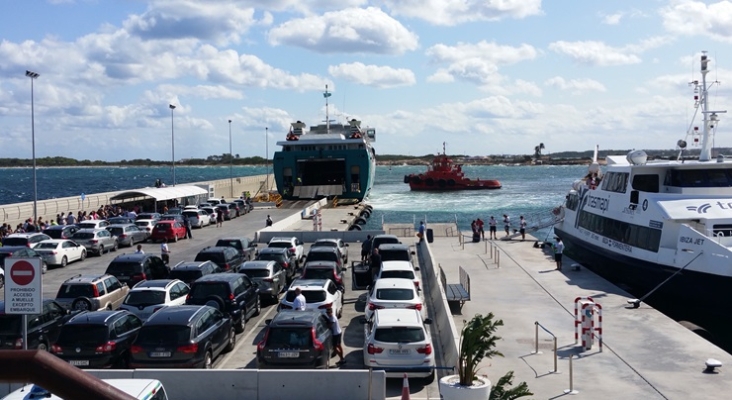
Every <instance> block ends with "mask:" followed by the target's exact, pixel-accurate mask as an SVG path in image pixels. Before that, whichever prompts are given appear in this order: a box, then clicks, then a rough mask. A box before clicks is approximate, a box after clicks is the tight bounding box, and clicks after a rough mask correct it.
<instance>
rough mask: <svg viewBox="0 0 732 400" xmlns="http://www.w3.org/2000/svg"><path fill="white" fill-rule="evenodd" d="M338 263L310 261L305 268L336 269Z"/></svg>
mask: <svg viewBox="0 0 732 400" xmlns="http://www.w3.org/2000/svg"><path fill="white" fill-rule="evenodd" d="M337 266H338V263H337V262H335V261H308V262H306V263H305V265H304V266H303V268H335V267H337Z"/></svg>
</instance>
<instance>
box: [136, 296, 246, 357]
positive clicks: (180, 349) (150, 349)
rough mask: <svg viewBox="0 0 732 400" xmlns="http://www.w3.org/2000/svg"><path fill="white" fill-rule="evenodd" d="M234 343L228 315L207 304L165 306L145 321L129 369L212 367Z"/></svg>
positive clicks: (234, 338)
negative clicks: (199, 305) (217, 358)
mask: <svg viewBox="0 0 732 400" xmlns="http://www.w3.org/2000/svg"><path fill="white" fill-rule="evenodd" d="M235 345H236V333H235V332H234V329H233V328H232V323H231V318H229V316H228V315H226V314H224V313H222V312H220V311H218V310H216V309H214V308H212V307H208V306H203V307H198V306H178V307H165V308H163V309H161V310H160V311H158V312H156V313H155V314H153V315H152V316H150V318H148V320H147V321H145V325H144V326H143V327H142V329H141V330H140V333H139V334H138V335H137V339H136V340H135V342H134V344H133V345H132V349H131V350H132V351H131V355H132V357H131V359H130V367H132V368H205V369H211V368H212V367H213V362H214V360H215V359H216V357H218V356H219V355H220V354H221V353H223V352H226V351H231V350H233V349H234V346H235Z"/></svg>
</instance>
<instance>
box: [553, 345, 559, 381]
mask: <svg viewBox="0 0 732 400" xmlns="http://www.w3.org/2000/svg"><path fill="white" fill-rule="evenodd" d="M552 372H554V373H555V374H558V373H559V370H558V369H557V337H556V336H554V371H552Z"/></svg>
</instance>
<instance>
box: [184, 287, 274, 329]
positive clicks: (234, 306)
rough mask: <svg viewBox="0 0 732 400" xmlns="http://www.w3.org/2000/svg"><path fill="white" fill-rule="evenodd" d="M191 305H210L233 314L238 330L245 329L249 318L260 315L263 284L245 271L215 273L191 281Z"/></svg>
mask: <svg viewBox="0 0 732 400" xmlns="http://www.w3.org/2000/svg"><path fill="white" fill-rule="evenodd" d="M186 304H188V305H207V306H211V307H213V308H215V309H217V310H219V311H222V312H224V313H227V314H229V316H230V317H231V320H232V323H233V325H234V329H235V330H236V333H241V332H244V327H245V325H246V321H247V320H248V319H249V318H250V317H252V316H257V315H259V311H260V304H259V286H258V285H257V284H256V283H254V282H252V281H251V280H250V279H249V277H248V276H246V275H244V274H238V273H231V274H212V275H206V276H204V277H202V278H199V279H197V280H196V281H195V282H193V283H192V284H191V291H190V293H188V297H187V298H186Z"/></svg>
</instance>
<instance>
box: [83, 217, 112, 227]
mask: <svg viewBox="0 0 732 400" xmlns="http://www.w3.org/2000/svg"><path fill="white" fill-rule="evenodd" d="M109 225H111V223H110V222H109V221H107V220H103V219H88V220H84V221H79V222H77V223H76V226H77V227H78V228H79V229H104V228H106V227H108V226H109Z"/></svg>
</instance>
